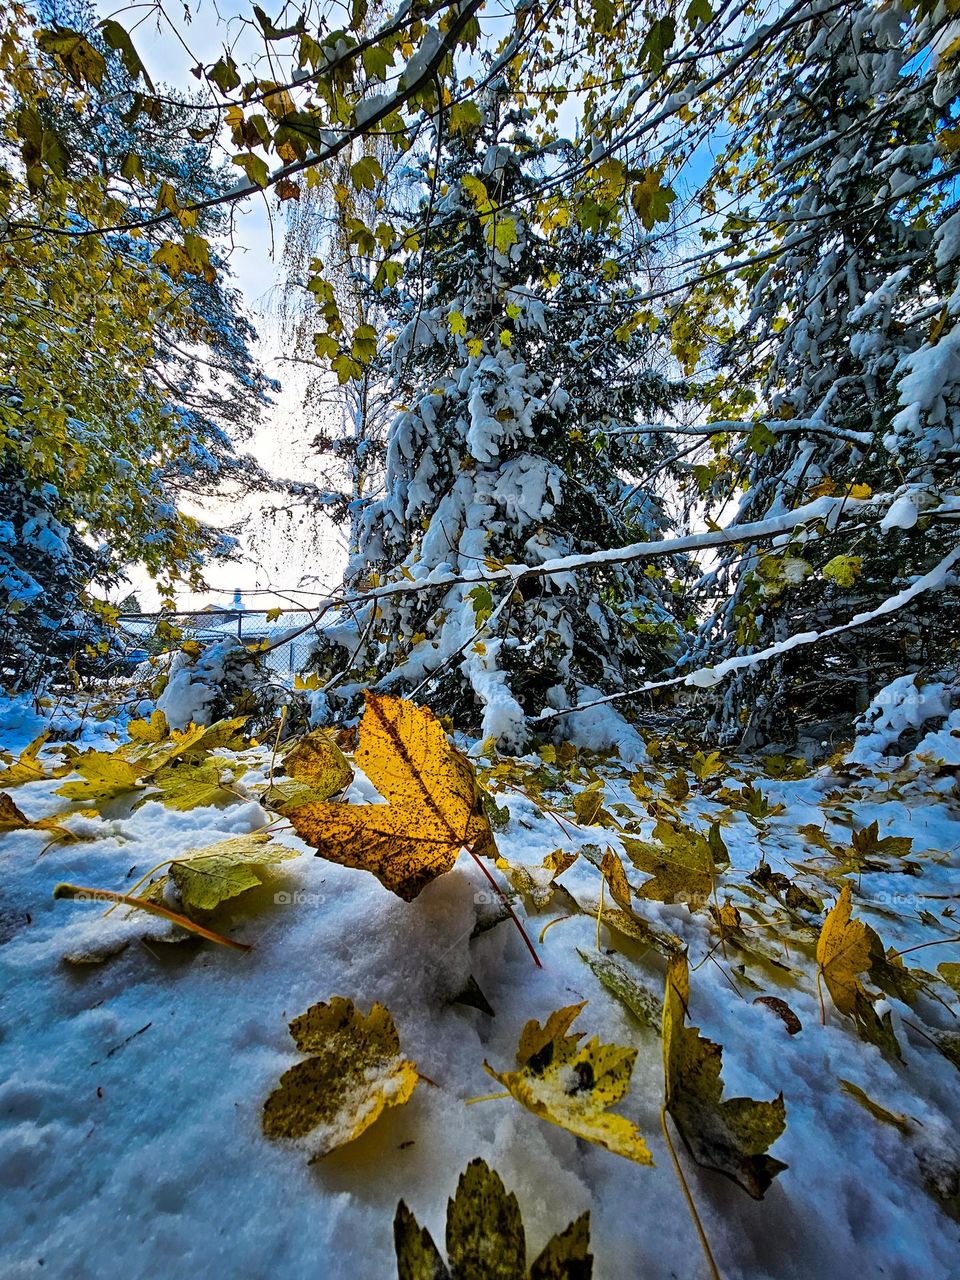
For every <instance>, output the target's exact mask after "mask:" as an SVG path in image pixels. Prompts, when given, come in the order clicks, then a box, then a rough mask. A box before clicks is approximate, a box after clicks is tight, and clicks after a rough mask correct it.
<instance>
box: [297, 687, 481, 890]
mask: <svg viewBox="0 0 960 1280" xmlns="http://www.w3.org/2000/svg"><path fill="white" fill-rule="evenodd" d="M366 699H367V704H366V710H365V711H364V714H363V719H362V720H361V721H360V728H359V745H358V747H357V751H356V755H355V759H356V762H357V764H358V765H359V766H360V768H361V769H362V770H363V772H364V773H365V774H366V775H367V777H368V778H369V779H370V781H371V782H372V783H373V785H374V786H375V787H376V788H377V790H378V791H379V792H380V794H381V795H382V796H383V797H384V799H385V800H386V801H387V803H386V804H356V805H355V804H342V803H341V804H307V805H303V806H302V807H299V808H297V809H294V810H293V811H292V812H291V813H290V815H289V817H290V822H291V824H292V825H293V828H294V830H295V831H296V832H297V835H299V836H301V837H302V838H303V839H304V840H306V842H307V843H308V844H312V845H313V847H314V848H315V849H316V850H317V854H318V855H319V856H320V857H321V858H327V859H328V860H329V861H330V862H337V863H340V865H341V866H345V867H357V868H359V869H360V870H362V871H370V872H371V873H372V874H373V875H375V876H376V877H377V879H378V880H379V881H380V883H381V884H382V885H383V886H384V887H385V888H387V889H389V890H390V891H391V892H392V893H395V894H397V895H398V896H399V897H401V898H403V899H404V901H406V902H411V901H412V900H413V899H414V898H415V897H416V896H417V894H418V893H420V891H421V890H422V889H423V888H424V887H425V886H426V885H428V884H429V883H430V881H431V880H433V879H435V878H436V877H437V876H439V875H443V873H444V872H446V871H449V870H450V869H451V868H452V867H453V865H454V863H455V862H456V860H457V857H458V856H459V854H460V850H461V849H462V848H463V847H464V846H465V845H470V846H472V845H476V844H478V843H479V844H483V845H487V844H488V842H489V843H492V840H493V837H492V835H491V832H490V825H489V823H488V821H487V819H486V817H485V816H484V814H483V811H482V808H481V806H480V803H479V799H478V793H477V787H476V782H475V780H474V776H473V770H472V769H471V767H470V764H469V762H468V761H467V760H466V758H465V757H464V756H462V755H461V754H460V752H459V751H457V750H456V749H455V748H454V747H453V746H451V744H450V742H449V741H448V740H447V735H446V733H445V732H444V730H443V726H442V725H441V724H440V721H439V720H437V718H436V716H434V714H433V712H432V711H430V710H429V709H428V708H426V707H418V706H417V705H416V704H415V703H413V702H407V701H405V700H404V699H402V698H392V697H388V696H385V695H381V694H376V693H369V692H368V693H367V695H366Z"/></svg>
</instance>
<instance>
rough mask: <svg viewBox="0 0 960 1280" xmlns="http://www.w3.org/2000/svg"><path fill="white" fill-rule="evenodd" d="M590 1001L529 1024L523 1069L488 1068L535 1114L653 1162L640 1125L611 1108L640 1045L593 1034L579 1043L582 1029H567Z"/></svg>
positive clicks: (639, 1161)
mask: <svg viewBox="0 0 960 1280" xmlns="http://www.w3.org/2000/svg"><path fill="white" fill-rule="evenodd" d="M585 1003H586V1001H583V1002H581V1003H580V1004H573V1005H568V1006H567V1007H566V1008H564V1009H557V1010H556V1011H555V1012H554V1013H552V1014H551V1015H550V1017H549V1018H548V1019H547V1021H546V1022H545V1023H544V1025H543V1026H542V1027H541V1025H540V1024H539V1022H537V1021H536V1019H531V1021H530V1022H528V1023H527V1024H526V1026H525V1027H524V1028H523V1031H522V1032H521V1035H520V1045H519V1048H518V1050H517V1062H518V1063H519V1065H520V1070H519V1071H503V1072H500V1071H495V1070H494V1069H493V1067H491V1066H490V1063H489V1062H484V1064H483V1065H484V1068H485V1070H486V1071H487V1072H488V1073H489V1074H490V1075H491V1076H493V1078H494V1079H495V1080H499V1082H500V1083H501V1084H502V1085H503V1087H504V1088H505V1089H507V1090H508V1091H509V1092H510V1093H511V1094H512V1095H513V1097H514V1098H515V1099H516V1100H517V1102H519V1103H520V1104H521V1106H524V1107H526V1108H527V1110H528V1111H532V1112H533V1114H534V1115H536V1116H539V1117H540V1118H541V1119H542V1120H547V1121H549V1122H550V1124H555V1125H557V1126H559V1128H561V1129H566V1130H567V1131H568V1132H570V1133H573V1134H576V1136H577V1137H578V1138H585V1139H586V1141H587V1142H593V1143H595V1144H596V1145H597V1146H600V1147H606V1149H607V1150H608V1151H612V1152H613V1154H614V1155H618V1156H624V1157H625V1158H626V1159H627V1160H634V1161H635V1162H636V1163H637V1164H649V1165H652V1164H653V1156H651V1154H650V1150H649V1148H648V1147H647V1144H646V1142H645V1141H644V1139H643V1135H642V1134H641V1133H640V1131H639V1129H638V1128H637V1126H636V1125H635V1124H634V1123H633V1121H632V1120H628V1119H627V1117H626V1116H621V1115H617V1114H616V1112H611V1111H609V1110H608V1109H607V1108H609V1107H611V1106H612V1105H613V1104H614V1103H615V1102H619V1101H620V1099H621V1098H623V1097H624V1095H625V1094H626V1093H627V1090H628V1089H629V1088H630V1076H631V1074H632V1072H633V1064H634V1062H635V1061H636V1057H637V1050H636V1049H631V1048H627V1047H626V1046H625V1045H619V1044H601V1043H600V1041H599V1039H598V1038H597V1037H596V1036H594V1037H593V1039H592V1040H590V1041H588V1043H587V1044H585V1045H582V1046H581V1045H580V1043H579V1042H580V1039H581V1037H582V1033H574V1034H573V1035H567V1031H568V1030H569V1029H570V1025H571V1023H572V1022H573V1021H574V1019H575V1018H577V1016H578V1015H579V1014H580V1012H581V1010H582V1009H583V1007H584V1004H585Z"/></svg>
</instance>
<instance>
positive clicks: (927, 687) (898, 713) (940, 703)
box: [850, 674, 956, 764]
mask: <svg viewBox="0 0 960 1280" xmlns="http://www.w3.org/2000/svg"><path fill="white" fill-rule="evenodd" d="M918 679H919V678H918V677H917V676H916V675H915V674H910V675H903V676H898V677H897V678H896V679H895V680H891V682H890V683H889V684H888V685H885V686H884V687H883V688H882V689H881V690H880V692H879V693H878V694H877V696H876V697H875V698H874V699H873V701H872V702H871V703H870V705H869V707H867V709H866V711H865V712H864V713H863V715H862V716H861V718H860V720H859V721H858V724H857V739H856V742H855V743H854V746H853V750H852V751H851V752H850V759H851V760H854V761H857V762H858V763H861V764H868V763H875V762H877V761H878V760H879V759H880V758H881V757H882V756H884V755H889V754H896V753H895V752H892V751H891V748H894V747H895V746H896V744H897V743H898V742H899V740H900V738H901V737H902V736H903V734H904V733H906V732H907V730H908V729H919V728H920V727H921V726H922V725H924V724H926V723H927V721H929V720H935V719H942V718H944V717H946V716H948V715H949V713H950V704H951V694H952V693H955V692H956V690H955V689H951V686H950V685H948V684H944V683H942V682H940V681H930V682H926V683H925V682H923V681H920V682H919V683H918ZM918 750H919V748H918Z"/></svg>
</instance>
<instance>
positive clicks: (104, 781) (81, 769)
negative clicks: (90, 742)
mask: <svg viewBox="0 0 960 1280" xmlns="http://www.w3.org/2000/svg"><path fill="white" fill-rule="evenodd" d="M73 772H74V773H79V775H80V778H81V781H80V782H65V783H64V784H63V786H62V787H58V788H57V795H58V796H65V797H66V798H67V799H68V800H112V799H114V798H115V797H116V796H120V795H125V794H127V793H128V792H130V791H136V790H137V789H138V787H139V786H140V783H139V782H138V775H139V770H138V769H136V768H134V766H133V765H132V764H130V763H129V761H127V760H124V759H123V758H122V757H121V756H119V755H117V754H116V753H115V752H110V751H85V752H84V753H83V755H80V756H77V758H76V759H75V760H74V762H73Z"/></svg>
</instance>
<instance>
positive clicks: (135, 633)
mask: <svg viewBox="0 0 960 1280" xmlns="http://www.w3.org/2000/svg"><path fill="white" fill-rule="evenodd" d="M267 615H268V610H266V609H216V610H201V611H177V612H172V611H165V612H163V613H123V614H121V615H120V617H119V619H118V622H119V626H120V627H121V629H122V630H123V631H124V632H125V633H126V635H127V637H128V638H129V642H130V650H131V653H130V657H131V659H132V660H133V661H137V660H138V659H142V658H145V657H148V656H149V655H151V654H156V653H163V652H165V651H166V650H168V649H171V648H175V647H179V646H180V645H182V644H183V642H184V641H185V640H195V641H197V642H198V643H199V644H202V645H208V644H217V643H220V642H222V641H224V640H233V639H235V640H236V641H238V643H240V644H245V645H255V644H262V643H263V642H266V643H267V644H270V645H276V647H275V648H271V649H270V650H269V651H268V652H266V653H265V654H264V655H263V659H264V661H265V662H266V664H267V666H268V667H270V669H271V670H272V671H276V672H278V673H279V674H284V675H285V674H294V675H299V674H301V673H302V672H304V671H305V670H306V669H307V664H308V662H309V658H310V654H311V653H312V651H313V649H314V647H315V645H316V636H315V635H314V634H313V632H312V631H306V632H304V633H303V635H299V636H296V637H295V638H294V639H292V640H289V641H283V636H284V634H285V633H286V632H289V631H294V630H296V629H297V628H298V627H302V626H305V625H306V624H307V623H308V622H309V621H310V615H309V614H308V613H305V612H303V611H301V610H289V611H285V612H284V613H283V614H282V615H281V616H280V617H279V618H268V616H267ZM278 641H279V642H280V643H277V642H278Z"/></svg>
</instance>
